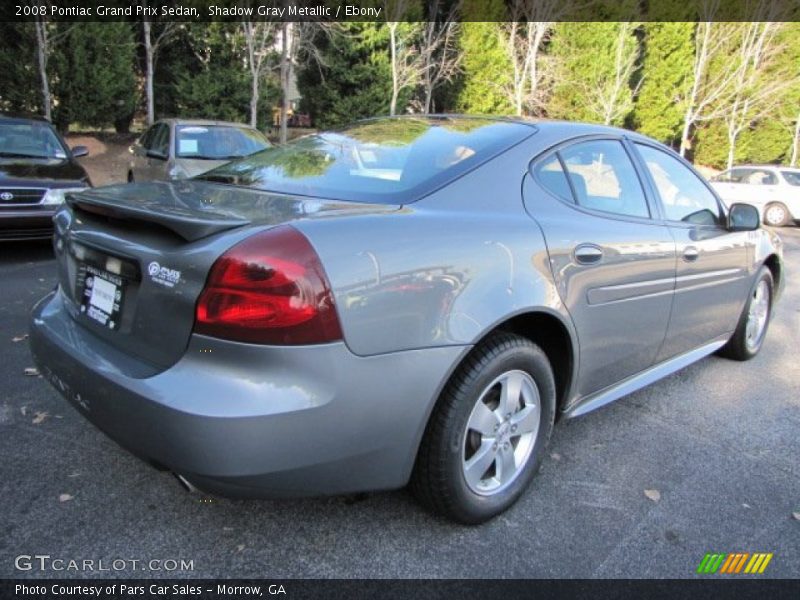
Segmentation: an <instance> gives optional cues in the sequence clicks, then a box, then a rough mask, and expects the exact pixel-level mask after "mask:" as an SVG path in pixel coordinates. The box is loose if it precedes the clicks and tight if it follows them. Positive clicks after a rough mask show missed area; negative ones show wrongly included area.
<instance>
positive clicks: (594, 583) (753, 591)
mask: <svg viewBox="0 0 800 600" xmlns="http://www.w3.org/2000/svg"><path fill="white" fill-rule="evenodd" d="M363 597H369V598H414V600H422V599H427V598H448V599H460V598H466V597H471V598H480V599H481V600H482V599H484V598H503V599H504V600H510V599H514V598H536V599H537V600H540V599H541V600H548V599H553V600H556V599H558V600H562V599H571V598H575V599H581V600H584V599H585V600H589V599H591V600H596V599H603V598H614V599H627V598H631V599H636V600H640V599H642V600H643V599H646V600H658V599H661V598H663V599H665V600H666V599H669V600H673V599H674V598H681V599H682V600H683V599H685V598H703V599H705V598H725V599H730V600H739V599H742V600H747V599H750V598H752V599H753V600H756V599H757V600H762V599H764V598H768V599H769V600H784V599H787V600H788V599H790V598H791V600H796V599H797V598H800V580H786V579H784V580H780V579H760V580H725V579H713V580H711V579H706V580H670V579H661V580H645V579H626V580H621V579H598V580H587V579H571V580H547V579H511V580H478V579H468V580H451V579H444V580H423V579H416V580H415V579H403V580H392V579H350V580H344V579H285V580H279V579H275V580H270V579H248V580H243V579H219V580H212V579H204V580H166V579H163V580H145V579H130V580H114V579H94V580H92V579H78V580H76V579H62V580H52V579H51V580H30V579H25V580H21V579H4V580H0V598H2V599H4V600H5V599H7V598H15V599H23V598H48V599H50V598H54V599H61V600H65V599H70V600H83V599H85V598H102V599H106V598H144V599H146V598H174V599H175V600H181V599H183V598H195V599H198V600H222V599H225V600H232V599H239V598H242V599H244V598H248V599H249V598H277V599H279V598H292V599H295V598H300V599H305V598H310V599H316V598H325V599H328V598H334V599H337V598H363Z"/></svg>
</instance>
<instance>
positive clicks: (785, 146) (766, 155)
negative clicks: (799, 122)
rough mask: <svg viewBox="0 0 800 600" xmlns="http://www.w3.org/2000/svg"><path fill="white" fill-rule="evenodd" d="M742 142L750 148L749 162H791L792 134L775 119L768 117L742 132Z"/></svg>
mask: <svg viewBox="0 0 800 600" xmlns="http://www.w3.org/2000/svg"><path fill="white" fill-rule="evenodd" d="M740 143H741V144H742V145H743V146H745V147H746V148H747V149H748V152H747V159H746V160H747V162H749V163H757V164H764V163H781V162H783V163H785V164H789V159H790V157H791V146H792V135H791V132H790V131H787V128H786V127H785V126H784V125H783V124H782V123H780V122H779V121H777V120H775V119H766V120H764V121H762V122H760V123H758V124H756V125H755V126H754V127H753V128H752V129H750V130H749V131H746V132H745V133H743V134H742V137H741V142H740ZM737 145H738V144H737Z"/></svg>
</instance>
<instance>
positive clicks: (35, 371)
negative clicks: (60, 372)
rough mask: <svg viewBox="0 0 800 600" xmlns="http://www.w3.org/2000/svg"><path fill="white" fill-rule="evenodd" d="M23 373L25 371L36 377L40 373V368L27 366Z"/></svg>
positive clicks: (28, 374)
mask: <svg viewBox="0 0 800 600" xmlns="http://www.w3.org/2000/svg"><path fill="white" fill-rule="evenodd" d="M23 373H25V375H27V376H28V377H36V376H37V375H38V374H39V369H37V368H36V367H27V368H26V369H25V370H24V371H23Z"/></svg>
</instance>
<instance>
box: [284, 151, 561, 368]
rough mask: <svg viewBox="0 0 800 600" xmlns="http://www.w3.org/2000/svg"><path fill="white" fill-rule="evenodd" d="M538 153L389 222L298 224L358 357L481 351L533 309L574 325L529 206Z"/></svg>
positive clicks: (476, 176)
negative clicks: (524, 190) (499, 330)
mask: <svg viewBox="0 0 800 600" xmlns="http://www.w3.org/2000/svg"><path fill="white" fill-rule="evenodd" d="M535 138H536V136H534V137H533V138H532V139H534V140H535ZM535 147H536V146H535V144H534V142H532V141H531V140H527V141H525V142H523V143H522V144H520V145H518V146H516V147H514V148H512V149H511V150H509V151H507V152H506V153H504V154H503V155H501V156H499V157H497V158H495V159H493V160H492V161H490V162H489V163H487V164H485V165H483V166H482V167H479V168H478V169H476V170H475V171H472V172H471V173H468V174H467V175H465V176H463V177H462V178H461V179H459V180H457V181H455V182H453V183H451V184H449V185H448V186H446V187H444V188H442V189H440V190H439V191H437V192H435V193H433V194H431V195H429V196H427V197H425V198H423V199H421V200H419V201H418V202H415V203H412V204H408V205H405V206H403V207H402V208H401V209H400V210H398V211H395V212H392V213H388V214H376V215H364V216H357V217H345V218H333V219H314V220H307V221H300V222H297V223H296V224H295V226H296V227H297V228H298V229H300V230H302V231H303V233H305V234H306V235H307V236H308V238H309V239H310V240H311V243H312V244H313V245H314V247H315V249H316V250H317V252H318V254H319V255H320V258H321V259H322V263H323V265H324V267H325V269H326V272H327V275H328V277H329V279H330V280H331V284H332V287H333V291H334V296H335V300H336V304H337V309H338V312H339V317H340V319H341V321H342V328H343V331H344V337H345V341H346V343H347V344H348V346H349V347H350V349H351V350H352V351H353V352H354V353H356V354H358V355H374V354H381V353H386V352H395V351H400V350H408V349H414V348H426V347H435V346H448V345H469V344H474V343H475V342H476V341H478V340H479V339H480V338H481V337H482V336H483V335H485V333H486V332H488V331H490V330H491V329H492V328H493V327H494V326H496V325H497V324H499V323H501V322H502V321H504V320H506V319H507V318H509V317H511V316H513V315H516V314H521V313H524V312H528V311H530V310H532V309H538V310H544V311H548V312H552V313H556V314H558V315H559V316H560V317H561V318H562V320H563V321H564V322H565V323H566V322H568V321H569V317H568V316H567V314H566V311H565V310H564V308H563V306H562V304H561V301H560V299H559V296H558V293H557V290H556V288H555V286H554V284H553V280H552V276H551V273H550V268H549V265H548V256H547V251H546V248H545V244H544V240H543V239H542V235H541V233H540V231H539V228H538V226H537V225H536V223H535V222H534V221H533V219H531V218H530V217H529V216H528V215H527V213H525V211H524V208H523V204H522V196H521V184H522V179H523V177H524V174H525V170H526V167H527V164H528V161H529V160H530V158H531V157H532V156H533V153H534V150H535ZM568 326H569V325H568Z"/></svg>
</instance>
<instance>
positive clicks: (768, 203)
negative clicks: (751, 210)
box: [711, 165, 800, 227]
mask: <svg viewBox="0 0 800 600" xmlns="http://www.w3.org/2000/svg"><path fill="white" fill-rule="evenodd" d="M711 185H712V186H713V187H714V189H715V190H717V193H718V194H719V195H720V197H721V198H722V200H723V201H724V202H726V203H728V204H732V203H734V202H744V203H745V204H752V205H753V206H755V207H756V208H757V209H758V212H759V213H760V215H761V218H762V219H763V221H764V223H766V224H767V225H771V226H773V227H783V226H785V225H789V224H790V223H792V222H797V221H800V169H790V168H787V167H781V166H775V165H764V166H758V165H743V166H741V167H735V168H733V169H728V170H727V171H723V172H722V173H720V174H719V175H717V176H716V177H713V178H712V179H711Z"/></svg>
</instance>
